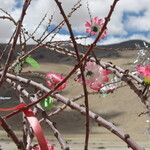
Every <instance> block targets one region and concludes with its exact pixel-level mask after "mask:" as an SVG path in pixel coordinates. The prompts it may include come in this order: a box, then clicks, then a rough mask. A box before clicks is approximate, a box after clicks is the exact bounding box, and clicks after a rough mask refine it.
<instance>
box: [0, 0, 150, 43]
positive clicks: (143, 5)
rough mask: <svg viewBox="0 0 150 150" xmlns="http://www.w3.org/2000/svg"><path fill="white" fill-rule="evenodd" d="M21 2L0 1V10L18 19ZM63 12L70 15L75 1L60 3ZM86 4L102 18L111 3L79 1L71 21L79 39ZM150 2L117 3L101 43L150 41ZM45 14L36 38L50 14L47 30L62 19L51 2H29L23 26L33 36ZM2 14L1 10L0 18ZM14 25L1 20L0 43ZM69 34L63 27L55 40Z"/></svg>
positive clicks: (130, 0) (105, 0)
mask: <svg viewBox="0 0 150 150" xmlns="http://www.w3.org/2000/svg"><path fill="white" fill-rule="evenodd" d="M22 1H23V0H0V8H2V9H4V10H6V11H8V12H9V13H10V14H11V15H12V16H13V17H14V18H15V19H16V20H17V19H18V18H19V16H20V13H21V8H22ZM61 1H62V4H63V7H64V10H65V12H66V13H69V12H70V10H71V8H72V7H73V5H74V4H76V2H77V0H61ZM87 1H88V3H89V9H90V11H91V15H92V17H95V16H98V17H99V18H104V17H105V16H107V14H108V11H109V8H110V5H111V4H112V2H113V0H82V6H81V7H80V9H79V10H78V11H76V12H75V13H74V14H73V15H72V17H71V18H70V22H71V24H72V27H73V29H74V33H75V34H76V35H78V36H83V35H86V33H85V26H84V25H85V22H86V21H88V20H89V14H88V10H87V7H86V6H87ZM149 5H150V0H120V1H119V3H118V5H117V7H116V9H115V12H114V14H113V16H112V19H111V21H110V23H109V25H108V36H107V38H105V39H104V40H102V41H101V43H100V44H111V43H117V42H121V41H126V40H130V39H142V40H146V41H148V42H150V7H149ZM46 13H48V15H47V18H46V19H45V21H44V22H43V24H42V25H41V27H40V28H39V30H38V32H37V33H36V36H37V37H38V36H40V34H41V33H42V32H43V31H44V30H45V28H46V25H47V23H48V20H49V18H50V17H51V15H53V16H54V17H53V20H52V25H51V27H50V30H51V29H52V28H53V27H55V26H56V25H57V24H58V23H60V22H61V21H62V16H61V15H60V13H59V10H58V8H57V6H56V4H55V2H54V0H32V2H31V5H30V7H29V9H28V11H27V15H26V17H25V19H24V22H23V26H24V27H25V28H26V29H27V30H28V31H29V32H31V33H32V31H33V30H34V29H35V28H36V27H37V25H38V23H39V22H40V21H41V19H42V17H43V16H44V15H45V14H46ZM3 15H4V13H2V12H1V11H0V16H3ZM13 30H14V25H13V24H12V23H10V22H8V21H6V20H0V42H8V40H9V38H10V36H11V34H12V33H13ZM68 38H69V35H68V32H67V30H66V28H65V27H64V28H63V30H61V31H60V33H59V34H57V36H56V37H55V40H62V39H63V40H65V39H68ZM92 40H93V39H92V38H89V39H87V40H82V41H78V42H82V43H83V44H89V43H91V42H92Z"/></svg>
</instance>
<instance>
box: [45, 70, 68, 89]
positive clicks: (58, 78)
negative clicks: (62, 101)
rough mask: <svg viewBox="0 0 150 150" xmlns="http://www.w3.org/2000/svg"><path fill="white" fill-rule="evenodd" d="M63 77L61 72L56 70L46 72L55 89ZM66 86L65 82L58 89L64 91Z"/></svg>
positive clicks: (50, 83) (50, 86)
mask: <svg viewBox="0 0 150 150" xmlns="http://www.w3.org/2000/svg"><path fill="white" fill-rule="evenodd" d="M63 79H64V77H63V76H62V75H61V74H58V73H55V72H49V73H47V74H46V82H47V85H48V87H49V88H50V89H53V88H54V87H55V86H56V85H57V84H58V83H60V82H61V81H62V80H63ZM65 88H66V83H63V84H62V85H61V86H60V87H59V88H58V89H57V90H56V91H62V90H63V89H65Z"/></svg>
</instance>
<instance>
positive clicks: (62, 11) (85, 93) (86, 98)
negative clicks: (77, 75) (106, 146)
mask: <svg viewBox="0 0 150 150" xmlns="http://www.w3.org/2000/svg"><path fill="white" fill-rule="evenodd" d="M55 2H56V4H57V6H58V8H59V10H60V12H61V14H62V16H63V18H64V20H65V22H66V25H67V27H68V30H69V33H70V38H71V40H72V43H73V46H74V50H75V53H76V56H77V60H78V63H80V55H79V50H78V46H77V43H76V40H75V36H74V33H73V31H72V27H71V25H70V23H69V20H68V18H67V16H66V14H65V12H64V10H63V8H62V6H61V3H60V2H59V1H58V0H55ZM80 70H81V77H82V81H83V91H84V95H85V106H86V107H85V108H86V136H85V146H84V149H85V150H88V142H89V125H90V121H89V102H88V92H87V87H86V81H85V76H84V68H83V65H82V63H81V64H80Z"/></svg>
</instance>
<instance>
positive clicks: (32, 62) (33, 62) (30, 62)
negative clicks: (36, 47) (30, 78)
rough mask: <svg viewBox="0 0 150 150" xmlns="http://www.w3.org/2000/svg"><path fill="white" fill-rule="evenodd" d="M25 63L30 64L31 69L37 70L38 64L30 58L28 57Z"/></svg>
mask: <svg viewBox="0 0 150 150" xmlns="http://www.w3.org/2000/svg"><path fill="white" fill-rule="evenodd" d="M25 61H26V63H28V64H30V65H31V66H32V67H33V68H36V69H38V68H39V67H40V65H39V63H38V62H37V61H36V60H35V59H33V58H32V57H31V56H28V57H27V58H26V60H25Z"/></svg>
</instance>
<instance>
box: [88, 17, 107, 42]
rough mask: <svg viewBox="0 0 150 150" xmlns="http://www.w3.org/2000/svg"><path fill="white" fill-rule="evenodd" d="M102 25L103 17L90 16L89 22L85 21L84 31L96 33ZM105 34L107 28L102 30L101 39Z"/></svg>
mask: <svg viewBox="0 0 150 150" xmlns="http://www.w3.org/2000/svg"><path fill="white" fill-rule="evenodd" d="M103 25H104V19H99V18H98V17H94V18H92V20H91V21H90V22H88V21H87V22H86V23H85V27H86V32H87V33H90V34H91V35H97V34H98V33H99V32H100V30H101V29H102V27H103ZM106 35H107V30H104V32H103V34H102V36H101V39H103V38H105V37H106Z"/></svg>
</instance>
